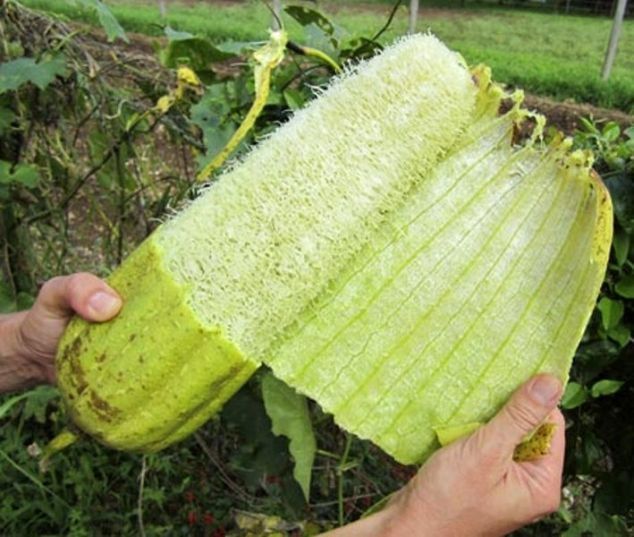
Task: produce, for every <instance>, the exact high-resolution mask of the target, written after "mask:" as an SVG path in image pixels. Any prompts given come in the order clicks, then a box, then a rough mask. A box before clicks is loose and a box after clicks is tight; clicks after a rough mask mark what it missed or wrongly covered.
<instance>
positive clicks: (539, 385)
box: [529, 375, 561, 406]
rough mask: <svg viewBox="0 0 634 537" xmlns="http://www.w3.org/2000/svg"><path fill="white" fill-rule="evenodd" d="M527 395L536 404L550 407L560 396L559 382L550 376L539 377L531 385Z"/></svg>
mask: <svg viewBox="0 0 634 537" xmlns="http://www.w3.org/2000/svg"><path fill="white" fill-rule="evenodd" d="M529 393H530V395H531V397H532V398H533V400H534V401H535V402H536V403H539V404H540V405H542V406H549V405H552V404H553V403H555V401H557V399H559V396H560V394H561V382H560V381H559V379H558V378H556V377H553V376H552V375H540V376H539V377H537V378H536V379H535V380H534V381H533V383H532V384H531V386H530V388H529Z"/></svg>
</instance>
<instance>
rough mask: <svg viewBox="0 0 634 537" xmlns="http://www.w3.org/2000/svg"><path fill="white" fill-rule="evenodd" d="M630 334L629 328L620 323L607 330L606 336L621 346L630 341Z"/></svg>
mask: <svg viewBox="0 0 634 537" xmlns="http://www.w3.org/2000/svg"><path fill="white" fill-rule="evenodd" d="M631 335H632V334H631V332H630V329H629V328H628V327H627V326H623V325H622V324H619V325H617V326H615V327H614V328H611V329H610V330H608V337H609V338H610V339H612V340H614V341H616V342H617V343H618V344H619V345H620V346H621V347H625V345H627V344H628V343H629V342H630V337H631Z"/></svg>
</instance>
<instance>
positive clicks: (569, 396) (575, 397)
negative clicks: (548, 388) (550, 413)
mask: <svg viewBox="0 0 634 537" xmlns="http://www.w3.org/2000/svg"><path fill="white" fill-rule="evenodd" d="M588 399H589V395H588V390H587V388H585V387H584V386H582V385H581V384H578V383H577V382H569V383H568V385H567V386H566V390H565V391H564V395H563V397H562V398H561V407H562V408H565V409H566V410H571V409H573V408H577V407H578V406H581V405H582V404H583V403H585V402H586V401H587V400H588Z"/></svg>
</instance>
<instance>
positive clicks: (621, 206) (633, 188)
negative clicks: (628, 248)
mask: <svg viewBox="0 0 634 537" xmlns="http://www.w3.org/2000/svg"><path fill="white" fill-rule="evenodd" d="M605 185H606V186H607V187H608V189H609V190H610V194H611V195H612V200H613V202H614V217H615V218H616V220H617V222H618V223H619V224H620V225H621V227H622V228H623V230H624V231H625V233H627V234H628V235H632V234H634V181H629V180H627V179H626V178H625V177H620V176H616V177H607V178H606V179H605Z"/></svg>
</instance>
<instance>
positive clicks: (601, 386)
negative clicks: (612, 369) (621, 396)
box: [590, 379, 625, 397]
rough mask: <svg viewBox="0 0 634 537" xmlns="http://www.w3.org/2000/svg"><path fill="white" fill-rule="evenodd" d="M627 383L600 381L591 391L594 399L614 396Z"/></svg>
mask: <svg viewBox="0 0 634 537" xmlns="http://www.w3.org/2000/svg"><path fill="white" fill-rule="evenodd" d="M623 384H625V382H622V381H620V380H608V379H604V380H600V381H598V382H595V383H594V384H593V385H592V388H591V389H590V394H591V395H592V397H601V396H602V395H612V394H613V393H616V392H618V391H619V390H620V389H621V386H623Z"/></svg>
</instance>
